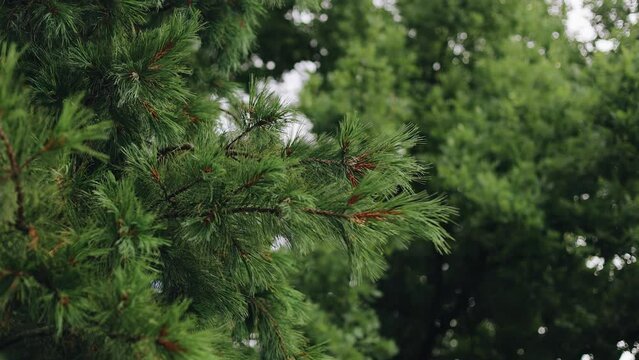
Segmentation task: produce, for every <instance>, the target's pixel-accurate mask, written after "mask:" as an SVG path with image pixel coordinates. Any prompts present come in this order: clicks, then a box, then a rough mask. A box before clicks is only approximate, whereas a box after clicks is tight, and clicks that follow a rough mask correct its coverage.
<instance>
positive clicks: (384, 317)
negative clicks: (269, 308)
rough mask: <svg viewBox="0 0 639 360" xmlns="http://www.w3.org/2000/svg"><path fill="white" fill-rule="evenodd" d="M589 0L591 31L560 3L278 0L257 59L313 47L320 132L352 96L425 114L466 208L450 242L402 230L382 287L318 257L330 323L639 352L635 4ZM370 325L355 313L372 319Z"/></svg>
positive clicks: (436, 355) (549, 350)
mask: <svg viewBox="0 0 639 360" xmlns="http://www.w3.org/2000/svg"><path fill="white" fill-rule="evenodd" d="M585 6H586V9H589V11H591V12H592V17H591V18H590V20H591V21H592V26H593V27H592V29H593V32H594V36H592V37H591V38H590V39H587V41H575V40H574V39H572V38H571V37H570V36H568V35H567V33H566V30H565V21H566V16H567V12H568V10H569V9H568V6H567V5H566V4H564V3H563V2H561V1H551V2H548V1H543V0H538V1H537V0H531V1H519V0H503V1H493V0H478V1H461V0H459V1H450V0H429V1H426V0H398V1H396V2H393V1H373V2H371V1H370V0H353V1H344V2H337V1H328V0H327V1H324V2H322V9H321V10H319V11H315V12H310V11H302V10H301V9H299V8H297V7H295V6H292V5H290V6H288V7H285V8H283V9H280V10H278V11H277V12H273V13H271V14H270V15H269V16H270V17H271V19H270V21H269V22H267V25H266V26H265V27H264V28H262V30H261V34H259V35H258V38H259V39H260V41H259V42H260V43H261V44H262V47H260V48H259V49H258V50H257V51H256V52H255V53H254V55H253V56H254V58H257V59H260V60H261V61H262V62H263V63H268V62H271V64H272V65H271V66H270V67H271V69H268V68H264V67H261V68H260V67H259V66H258V67H257V68H255V67H253V68H252V69H249V71H248V72H249V73H250V72H254V71H255V72H259V73H261V74H266V75H271V76H273V77H275V78H278V77H279V76H280V75H281V73H282V72H283V71H285V70H286V69H292V68H293V67H294V65H295V64H296V63H298V62H300V61H305V60H310V61H313V62H315V66H316V67H317V69H316V71H315V73H314V74H313V75H311V77H310V80H309V81H308V82H307V83H306V85H305V87H304V89H303V90H302V93H301V95H300V103H299V107H300V108H301V109H302V111H303V112H304V113H305V114H307V116H308V117H309V118H310V120H311V121H312V122H313V124H314V131H316V132H318V133H321V132H325V131H329V130H331V129H334V128H335V126H336V124H337V120H338V119H339V118H340V117H341V116H342V115H343V113H344V112H346V111H347V109H352V108H355V109H358V110H359V111H360V112H361V113H363V114H366V116H365V118H367V119H370V121H371V122H372V123H373V126H372V127H371V131H372V132H373V133H375V132H377V133H384V132H386V131H388V130H389V129H392V128H395V127H397V126H399V125H400V124H402V123H404V122H406V121H410V122H414V123H418V124H419V126H420V129H421V130H422V133H423V134H424V136H425V138H426V144H424V145H422V146H421V147H419V148H417V149H416V150H415V151H416V155H417V156H419V157H420V158H421V159H422V160H423V161H425V162H428V163H430V164H432V169H431V171H430V174H431V176H432V180H433V181H432V182H431V183H429V186H428V190H430V191H433V192H438V193H446V194H449V201H450V203H451V204H452V205H454V206H456V207H457V208H459V209H460V211H459V212H460V215H459V217H458V218H457V223H456V224H455V225H452V226H451V227H450V230H451V232H452V233H453V235H454V237H455V239H456V242H455V243H454V244H453V251H452V253H451V254H450V255H439V254H438V253H437V252H436V251H435V249H434V248H433V246H432V245H430V244H428V243H425V242H419V241H418V242H414V243H412V245H411V246H410V248H409V249H408V250H405V251H395V250H396V248H395V247H394V246H393V245H392V244H391V245H390V246H389V248H388V249H387V250H388V253H389V254H391V255H390V256H391V265H390V269H389V272H388V275H387V276H386V277H385V278H384V279H383V280H382V281H381V282H379V283H378V284H377V285H373V284H370V283H365V284H354V283H352V282H351V283H349V282H348V281H347V280H345V279H346V278H347V274H343V275H339V274H340V272H341V270H340V266H339V265H338V264H335V263H334V264H335V265H334V266H332V267H331V266H324V265H322V266H319V265H317V264H322V263H325V262H328V261H333V257H332V256H331V254H330V252H329V253H327V254H325V255H324V256H325V257H326V259H321V258H318V259H315V260H314V261H313V262H311V263H309V264H307V265H306V266H307V272H305V273H303V274H301V275H300V279H301V280H300V284H301V286H303V287H306V288H307V290H308V291H309V292H310V293H311V294H312V296H311V297H312V298H313V299H314V300H315V301H317V302H318V304H319V306H320V308H321V309H322V311H325V312H326V314H327V315H326V316H327V318H328V319H330V321H332V322H333V323H340V324H343V323H347V322H348V320H347V319H349V318H352V315H353V312H355V313H357V312H361V311H367V312H368V311H369V310H371V309H374V311H375V313H376V314H377V317H378V318H379V323H380V324H381V328H379V330H377V324H378V319H376V318H375V317H372V316H371V317H368V318H367V320H366V321H367V322H368V323H370V324H374V326H369V327H368V328H370V329H375V330H374V331H373V332H372V333H371V334H374V333H375V332H377V331H379V333H380V334H381V335H382V336H384V337H386V338H388V339H392V340H393V341H394V342H395V344H396V346H397V348H398V352H397V353H396V358H398V359H457V358H460V359H468V358H472V359H515V358H522V359H542V358H543V359H546V358H548V359H551V358H552V359H555V358H562V359H575V358H580V357H582V356H586V358H593V357H594V358H595V359H613V358H618V357H619V356H620V355H621V354H622V352H624V351H627V353H626V355H627V356H629V355H630V354H631V353H634V352H633V351H636V348H637V347H638V345H637V343H636V342H637V341H639V325H637V323H636V321H633V320H632V314H633V312H634V311H633V304H636V299H637V297H638V296H639V293H638V292H639V287H638V286H637V285H639V284H638V282H639V276H638V275H639V265H637V263H636V256H637V245H638V242H637V240H638V239H637V236H638V228H637V224H639V221H638V220H639V215H638V214H639V213H638V212H637V210H638V209H637V206H638V205H639V204H638V201H639V199H638V195H639V193H638V190H639V189H638V188H637V186H638V184H639V183H638V181H637V180H639V176H638V175H639V173H638V172H639V166H638V165H637V164H636V159H637V150H638V146H639V138H638V137H637V134H639V132H638V130H639V129H637V128H636V127H637V125H636V124H637V120H638V118H637V117H638V115H639V114H638V110H639V109H638V107H637V102H636V98H637V94H638V91H639V81H638V77H639V75H638V70H639V69H638V68H637V67H638V66H639V57H638V55H637V54H638V53H639V52H638V51H639V49H638V47H639V44H637V41H636V39H637V29H636V28H635V26H634V23H635V22H636V19H637V16H636V12H637V4H636V2H628V1H620V0H619V1H616V0H607V1H587V2H586V3H585ZM273 34H277V36H274V35H273ZM269 41H270V42H277V43H278V44H286V46H279V47H278V46H269ZM597 48H600V49H603V48H608V50H610V51H606V52H603V51H598V50H597ZM290 49H294V50H293V51H290ZM336 276H341V278H342V279H344V280H342V281H337V282H336V281H335V280H334V279H335V277H336ZM335 289H339V290H335ZM336 291H339V292H336ZM333 294H340V295H339V296H335V297H332V296H333ZM344 302H348V303H349V304H347V305H345V304H344ZM336 304H339V306H337V305H336ZM352 325H353V324H352ZM360 325H361V324H355V325H353V326H351V327H348V326H347V327H345V329H350V331H351V333H352V334H358V335H361V332H359V331H358V329H359V328H360ZM371 334H369V335H368V336H369V338H370V337H371V336H373V335H371ZM366 338H367V337H366V336H363V335H362V336H360V337H359V339H360V342H361V343H362V344H359V343H357V342H355V343H354V344H355V345H354V346H355V347H356V348H358V349H360V351H363V354H364V356H368V357H369V358H384V357H388V356H393V353H394V352H395V351H391V350H392V347H391V346H390V345H389V346H388V347H386V350H387V351H385V352H383V354H384V355H383V356H381V355H379V354H380V352H379V351H377V352H376V351H372V350H370V348H366V345H364V344H365V343H366V341H365V339H366ZM358 344H359V345H358ZM633 347H634V348H635V349H634V350H633ZM361 349H369V350H361Z"/></svg>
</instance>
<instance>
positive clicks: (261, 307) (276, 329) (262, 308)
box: [251, 298, 292, 359]
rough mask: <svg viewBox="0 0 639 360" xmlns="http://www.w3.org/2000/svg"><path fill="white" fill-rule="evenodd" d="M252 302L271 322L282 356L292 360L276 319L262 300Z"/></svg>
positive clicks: (252, 300)
mask: <svg viewBox="0 0 639 360" xmlns="http://www.w3.org/2000/svg"><path fill="white" fill-rule="evenodd" d="M251 302H252V303H253V304H254V305H255V307H256V308H258V309H259V310H260V312H261V313H262V314H263V315H264V316H265V317H266V319H267V321H268V322H269V325H270V326H271V327H272V328H273V332H274V333H275V336H276V337H277V346H278V347H279V348H280V351H281V352H282V354H284V355H285V359H292V357H290V356H289V355H288V351H287V350H286V347H285V346H284V344H286V342H285V340H284V336H283V335H282V331H281V330H280V326H279V324H278V323H277V321H276V320H275V318H274V317H273V315H271V313H270V312H269V311H268V308H267V307H266V305H264V304H263V303H262V299H257V298H251Z"/></svg>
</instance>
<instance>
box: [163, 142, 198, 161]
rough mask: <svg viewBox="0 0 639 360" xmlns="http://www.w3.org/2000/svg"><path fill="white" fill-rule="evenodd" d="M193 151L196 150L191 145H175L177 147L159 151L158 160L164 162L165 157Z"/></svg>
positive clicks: (168, 147)
mask: <svg viewBox="0 0 639 360" xmlns="http://www.w3.org/2000/svg"><path fill="white" fill-rule="evenodd" d="M193 149H195V146H194V145H193V144H190V143H186V144H181V145H175V146H167V147H164V148H162V149H160V150H159V151H158V160H162V159H164V158H165V157H167V156H169V155H172V154H174V153H176V152H179V151H191V150H193Z"/></svg>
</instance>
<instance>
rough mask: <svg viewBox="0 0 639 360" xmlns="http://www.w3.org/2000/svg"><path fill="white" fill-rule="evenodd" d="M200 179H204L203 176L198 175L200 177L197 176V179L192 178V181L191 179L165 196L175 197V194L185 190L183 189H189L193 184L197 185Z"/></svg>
mask: <svg viewBox="0 0 639 360" xmlns="http://www.w3.org/2000/svg"><path fill="white" fill-rule="evenodd" d="M202 181H204V179H203V178H201V177H200V178H197V179H195V180H193V181H191V182H190V183H188V184H186V185H184V186H182V187H180V188H179V189H177V190H175V191H173V192H172V193H170V194H168V195H167V196H168V198H167V199H175V197H176V196H178V195H180V194H181V193H183V192H185V191H187V190H189V189H190V188H192V187H193V186H195V185H197V184H199V183H201V182H202Z"/></svg>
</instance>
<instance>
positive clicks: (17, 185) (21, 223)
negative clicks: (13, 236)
mask: <svg viewBox="0 0 639 360" xmlns="http://www.w3.org/2000/svg"><path fill="white" fill-rule="evenodd" d="M0 140H2V142H3V143H4V146H5V148H6V151H7V157H8V158H9V165H10V170H11V174H10V175H11V180H12V181H13V184H14V189H15V192H16V201H17V203H18V208H17V209H16V223H15V227H16V229H18V230H20V231H22V232H24V233H27V232H28V231H29V228H28V227H27V224H26V221H25V217H24V192H23V191H22V183H21V181H20V166H19V165H18V161H17V160H16V153H15V150H14V149H13V146H12V145H11V142H9V137H8V136H7V134H6V133H5V132H4V129H2V127H1V126H0Z"/></svg>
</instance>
